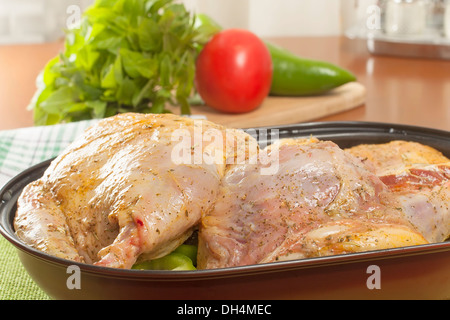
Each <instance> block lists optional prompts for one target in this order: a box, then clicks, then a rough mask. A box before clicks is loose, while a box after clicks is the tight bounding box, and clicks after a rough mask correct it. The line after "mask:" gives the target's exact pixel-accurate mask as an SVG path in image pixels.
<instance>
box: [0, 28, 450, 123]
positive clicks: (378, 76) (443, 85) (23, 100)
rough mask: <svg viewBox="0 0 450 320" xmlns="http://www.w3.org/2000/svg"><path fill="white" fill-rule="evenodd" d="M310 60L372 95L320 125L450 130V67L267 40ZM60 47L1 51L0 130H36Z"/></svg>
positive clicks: (321, 44)
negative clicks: (343, 73) (39, 82)
mask: <svg viewBox="0 0 450 320" xmlns="http://www.w3.org/2000/svg"><path fill="white" fill-rule="evenodd" d="M268 40H270V41H272V42H273V43H276V44H279V45H281V46H283V47H285V48H287V49H289V50H291V51H292V52H294V53H296V54H298V55H301V56H303V57H307V58H313V59H320V60H326V61H329V62H332V63H335V64H338V65H340V66H342V67H344V68H346V69H349V70H351V71H352V72H353V73H354V74H355V75H356V76H357V77H358V81H359V82H360V83H362V84H363V85H364V86H365V87H366V89H367V96H366V102H365V104H364V105H362V106H361V107H358V108H356V109H352V110H350V111H345V112H342V113H339V114H336V115H332V116H327V117H324V118H320V119H317V121H340V120H345V121H347V120H357V121H376V122H387V123H400V124H410V125H418V126H425V127H431V128H436V129H443V130H450V61H445V60H431V59H407V58H399V57H387V56H374V55H371V54H370V53H369V52H368V51H367V49H366V47H365V44H364V42H363V41H360V40H350V39H347V38H345V37H295V38H274V39H268ZM61 48H62V43H61V42H56V43H46V44H36V45H11V46H7V45H3V46H0V70H1V71H0V130H4V129H13V128H20V127H26V126H32V125H33V121H32V112H31V111H29V110H27V105H28V104H29V102H30V100H31V98H32V96H33V94H34V92H35V90H36V87H35V79H36V76H37V75H38V73H39V71H40V70H41V69H42V68H43V66H44V65H45V63H46V62H47V61H48V60H49V59H51V58H52V57H54V56H55V55H56V54H57V53H58V52H59V51H60V50H61Z"/></svg>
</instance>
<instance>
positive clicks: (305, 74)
mask: <svg viewBox="0 0 450 320" xmlns="http://www.w3.org/2000/svg"><path fill="white" fill-rule="evenodd" d="M266 46H267V48H268V49H269V51H270V54H271V56H272V63H273V75H272V87H271V89H270V94H271V95H283V96H304V95H316V94H321V93H324V92H327V91H329V90H331V89H334V88H336V87H339V86H341V85H343V84H345V83H348V82H352V81H355V80H356V77H355V76H354V75H353V74H352V73H351V72H349V71H347V70H344V69H342V68H340V67H338V66H336V65H333V64H331V63H329V62H325V61H318V60H309V59H304V58H301V57H299V56H297V55H295V54H293V53H291V52H289V51H288V50H286V49H283V48H280V47H278V46H276V45H274V44H271V43H269V42H266Z"/></svg>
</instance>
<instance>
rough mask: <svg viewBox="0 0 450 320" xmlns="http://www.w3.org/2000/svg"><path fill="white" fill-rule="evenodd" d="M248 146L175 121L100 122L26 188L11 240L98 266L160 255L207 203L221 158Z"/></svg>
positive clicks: (239, 136) (121, 118)
mask: <svg viewBox="0 0 450 320" xmlns="http://www.w3.org/2000/svg"><path fill="white" fill-rule="evenodd" d="M220 139H222V140H220ZM225 140H226V141H225ZM237 141H239V142H237ZM227 143H228V144H227ZM252 143H253V142H252V138H251V137H250V136H249V135H247V134H245V133H244V132H242V131H239V130H229V129H225V128H224V127H222V126H219V125H216V124H213V123H211V122H208V121H203V120H193V119H189V118H184V117H178V116H175V115H142V114H122V115H118V116H115V117H111V118H108V119H104V120H101V121H100V122H99V123H98V124H96V125H94V126H93V127H91V128H90V129H89V130H87V131H86V133H85V134H84V135H83V136H82V137H81V138H80V139H78V140H77V141H75V142H74V143H73V144H72V145H71V146H70V147H69V148H68V149H67V150H65V151H64V153H63V154H62V155H60V156H59V157H58V158H57V159H55V160H54V161H53V162H52V163H51V165H50V167H49V168H48V169H47V170H46V172H45V173H44V175H43V177H42V178H41V179H39V180H38V181H36V182H34V183H32V184H30V185H29V186H27V187H26V188H25V190H24V191H23V194H22V195H21V197H20V199H19V200H18V210H17V215H16V218H15V228H16V232H17V235H18V236H19V238H21V239H22V240H23V241H24V242H25V243H27V244H29V245H31V246H33V247H36V248H38V249H40V250H42V251H44V252H47V253H49V254H52V255H55V256H58V257H62V258H67V259H72V260H75V261H84V262H86V263H91V264H96V265H99V266H106V267H116V268H130V267H131V266H132V265H133V264H134V263H135V262H136V260H137V259H138V258H149V259H150V258H157V257H160V256H163V255H165V254H167V253H169V252H171V251H172V250H173V249H175V248H176V247H177V246H178V245H179V244H181V243H183V242H184V241H185V240H186V239H187V238H188V237H189V236H190V235H191V233H192V232H193V230H194V229H195V228H196V226H197V224H198V222H199V220H200V218H201V216H202V214H203V213H204V212H207V211H208V210H210V208H211V206H212V205H213V204H214V200H215V199H216V193H217V190H218V186H219V183H220V181H221V178H222V176H223V173H224V169H225V166H226V164H227V161H228V158H231V159H232V160H233V159H234V158H235V157H236V155H237V154H239V152H237V150H236V149H235V148H234V147H235V146H239V147H242V146H245V145H246V144H252ZM230 144H232V145H230ZM254 144H255V145H256V141H255V142H254ZM249 150H253V149H249ZM246 156H248V154H244V155H243V157H246ZM198 157H199V158H198Z"/></svg>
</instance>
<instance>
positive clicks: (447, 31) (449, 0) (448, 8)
mask: <svg viewBox="0 0 450 320" xmlns="http://www.w3.org/2000/svg"><path fill="white" fill-rule="evenodd" d="M443 25H444V36H445V37H446V38H447V39H450V0H446V1H445V10H444V23H443Z"/></svg>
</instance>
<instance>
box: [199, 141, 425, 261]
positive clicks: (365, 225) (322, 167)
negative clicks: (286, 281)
mask: <svg viewBox="0 0 450 320" xmlns="http://www.w3.org/2000/svg"><path fill="white" fill-rule="evenodd" d="M269 150H271V151H268V152H278V154H279V159H278V161H279V170H278V172H277V173H276V174H273V175H261V174H260V169H261V166H262V165H261V164H256V165H252V164H244V165H236V166H232V167H230V168H229V170H227V172H226V174H225V177H224V178H223V180H222V184H221V187H220V190H219V192H218V198H217V201H216V204H215V206H214V209H213V210H212V211H211V212H210V213H208V214H206V215H205V216H204V217H203V219H202V221H201V226H200V230H199V256H198V263H199V267H200V268H207V269H208V268H222V267H233V266H240V265H249V264H257V263H265V262H273V261H280V260H290V259H296V258H306V257H316V256H324V255H333V254H341V253H350V252H360V251H366V250H375V249H384V248H393V247H401V246H409V245H417V244H425V243H427V241H426V240H425V239H424V238H423V237H422V235H421V234H420V233H418V232H417V231H416V230H415V228H414V227H413V226H412V225H411V224H410V223H409V222H408V220H407V219H406V218H405V216H404V215H403V212H402V211H401V210H399V209H398V203H397V200H396V199H395V198H394V197H393V196H392V193H391V192H389V190H388V188H387V187H386V186H385V185H384V184H383V183H382V182H381V181H380V179H379V178H378V177H377V176H376V175H375V174H373V173H372V172H370V171H369V170H367V169H366V168H365V166H364V165H363V164H362V163H361V162H360V161H359V160H358V159H357V158H355V157H353V156H351V155H350V154H348V153H346V152H344V151H343V150H342V149H340V148H339V147H338V146H337V145H336V144H334V143H332V142H329V141H317V140H315V139H311V140H309V141H305V140H282V141H281V142H280V143H278V144H275V145H272V146H270V147H269Z"/></svg>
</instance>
